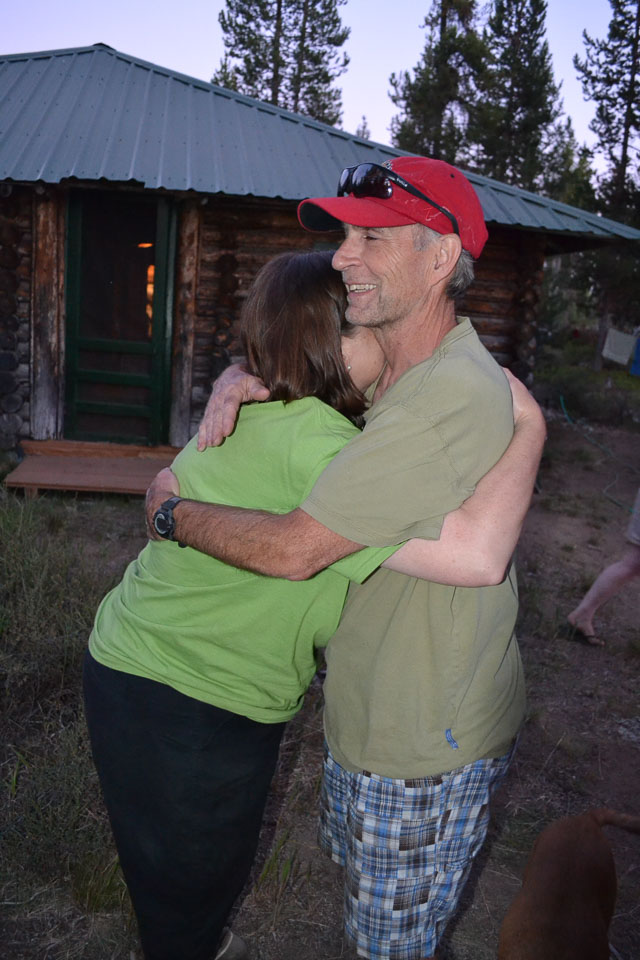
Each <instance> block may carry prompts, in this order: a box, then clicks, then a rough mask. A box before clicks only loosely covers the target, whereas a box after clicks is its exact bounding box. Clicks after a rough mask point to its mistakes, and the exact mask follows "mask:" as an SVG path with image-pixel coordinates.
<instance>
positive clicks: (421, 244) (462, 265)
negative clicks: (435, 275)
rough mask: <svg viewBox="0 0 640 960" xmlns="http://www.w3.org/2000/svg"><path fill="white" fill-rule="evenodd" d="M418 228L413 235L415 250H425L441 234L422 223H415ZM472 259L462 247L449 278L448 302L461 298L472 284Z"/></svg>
mask: <svg viewBox="0 0 640 960" xmlns="http://www.w3.org/2000/svg"><path fill="white" fill-rule="evenodd" d="M416 227H417V228H418V229H417V230H416V232H415V234H414V241H413V242H414V247H415V249H416V250H426V249H427V247H428V246H429V245H430V244H432V243H433V242H434V240H437V239H438V237H440V236H441V234H439V233H436V231H435V230H432V229H431V228H430V227H427V226H425V224H424V223H417V224H416ZM473 276H474V275H473V257H472V256H471V254H470V253H469V251H468V250H465V249H464V247H463V249H462V250H461V252H460V257H459V258H458V262H457V263H456V266H455V269H454V271H453V273H452V274H451V277H450V278H449V282H448V284H447V289H446V294H447V296H448V297H449V299H450V300H456V299H457V298H458V297H461V296H462V294H463V293H464V292H465V290H467V289H468V288H469V287H470V286H471V284H472V283H473Z"/></svg>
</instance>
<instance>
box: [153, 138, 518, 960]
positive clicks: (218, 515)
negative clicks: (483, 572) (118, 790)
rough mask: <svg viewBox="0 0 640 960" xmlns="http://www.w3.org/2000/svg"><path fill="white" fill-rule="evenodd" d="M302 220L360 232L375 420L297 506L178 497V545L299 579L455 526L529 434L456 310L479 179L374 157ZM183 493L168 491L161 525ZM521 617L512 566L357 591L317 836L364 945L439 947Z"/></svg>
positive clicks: (487, 770)
mask: <svg viewBox="0 0 640 960" xmlns="http://www.w3.org/2000/svg"><path fill="white" fill-rule="evenodd" d="M298 216H299V219H300V222H301V224H302V225H303V226H304V227H305V228H306V229H309V230H315V231H324V230H335V229H336V228H338V227H340V226H341V225H343V226H344V233H345V236H344V240H343V241H342V243H341V245H340V246H339V248H338V250H337V251H336V253H335V255H334V259H333V265H334V267H335V268H336V270H339V271H340V272H341V273H342V277H343V280H344V283H345V285H346V288H347V293H348V302H349V306H348V312H347V317H348V319H349V320H350V321H351V322H352V323H353V324H356V325H365V326H369V327H371V328H372V329H374V330H375V333H376V337H377V339H378V342H379V343H380V345H381V346H382V348H383V351H384V353H385V357H386V361H387V363H386V367H385V368H384V370H383V372H382V374H381V376H380V378H379V380H378V382H377V385H376V386H375V392H374V394H373V397H372V400H373V405H372V407H371V409H370V410H369V411H368V414H367V424H366V427H365V429H364V431H363V432H362V434H361V435H360V436H358V437H356V438H355V439H353V440H352V441H351V442H350V443H349V444H348V445H347V446H346V447H345V448H344V449H343V451H342V452H341V453H339V454H338V456H337V457H336V458H335V459H334V460H333V461H332V462H331V464H330V465H329V466H328V467H327V468H326V470H325V471H324V473H323V474H322V475H321V476H320V478H319V480H318V481H317V482H316V484H315V486H314V487H313V490H312V491H311V494H310V495H309V497H308V498H307V499H306V500H305V501H304V503H303V504H302V506H301V508H299V509H297V510H295V511H293V512H292V513H291V514H287V515H285V516H271V515H268V514H264V513H255V512H253V511H239V510H235V509H234V508H220V507H217V506H214V505H205V504H194V503H192V502H191V501H181V502H178V503H177V506H176V507H175V512H174V515H173V516H174V521H175V530H174V534H173V536H174V538H175V539H179V540H180V541H182V542H185V543H187V544H189V545H190V546H193V547H195V548H196V549H199V550H203V551H204V552H206V553H211V554H212V555H214V556H217V557H218V558H220V559H222V560H224V561H226V562H228V563H231V564H233V565H235V566H240V567H247V568H249V569H253V570H257V571H258V572H262V573H266V574H268V575H271V576H285V577H289V578H290V579H304V578H306V577H309V576H312V575H313V573H315V572H316V571H317V570H319V569H322V568H323V567H324V566H326V565H328V564H330V563H332V562H334V561H335V560H337V559H338V558H339V557H342V556H345V555H347V554H349V553H351V552H353V551H354V550H356V549H358V548H359V546H360V545H362V544H366V545H371V546H385V545H390V544H397V543H400V542H402V541H405V540H408V539H410V538H425V539H433V538H438V537H439V534H440V530H441V526H442V523H443V519H444V517H445V515H446V514H447V513H449V512H450V511H451V510H453V509H455V508H456V507H458V506H459V505H460V504H461V503H462V502H463V501H464V500H465V499H466V498H467V497H468V496H469V495H470V494H471V492H472V491H473V489H474V487H475V485H476V483H477V482H478V480H479V479H480V478H481V477H482V476H483V475H484V474H485V473H487V471H488V470H489V469H490V468H491V467H492V466H493V464H494V463H496V461H497V460H498V459H499V458H500V456H501V455H502V453H503V452H504V450H505V449H506V447H507V446H508V444H509V441H510V439H511V436H512V432H513V417H512V406H511V397H510V394H509V388H508V385H507V381H506V379H505V377H504V374H503V373H502V371H501V370H500V368H499V367H498V365H497V364H496V363H495V361H494V360H493V359H492V358H491V356H490V355H489V353H488V352H487V351H486V350H485V348H484V347H483V346H482V345H481V343H480V341H479V339H478V337H477V335H476V334H475V332H474V330H473V327H472V325H471V323H470V321H469V320H468V319H460V318H457V317H456V312H455V298H456V297H458V296H460V295H461V294H462V293H463V292H464V290H465V289H466V288H467V287H468V286H469V284H470V283H471V282H472V280H473V258H475V257H478V256H479V255H480V253H481V251H482V248H483V246H484V243H485V241H486V239H487V231H486V227H485V223H484V218H483V214H482V209H481V206H480V202H479V200H478V198H477V196H476V194H475V191H474V190H473V187H472V186H471V184H470V183H469V181H468V180H467V179H466V177H464V175H463V174H462V173H460V171H459V170H457V169H455V168H454V167H451V166H450V165H449V164H446V163H444V162H442V161H438V160H428V159H423V158H413V157H406V158H399V159H394V160H391V161H388V162H387V163H386V164H384V165H378V164H373V163H366V164H358V165H357V166H355V167H350V168H347V169H346V170H344V171H343V174H342V176H341V178H340V183H339V188H338V196H336V197H323V198H318V199H310V200H305V201H303V203H301V204H300V207H299V210H298ZM236 376H237V374H236ZM251 390H252V387H251V386H250V385H249V386H247V384H246V383H245V382H244V381H243V384H242V387H241V389H240V393H242V395H243V396H244V397H245V399H248V398H249V397H250V396H251V395H252V394H251ZM232 392H233V391H232ZM254 395H257V396H258V397H260V394H259V393H258V394H254ZM260 398H261V399H264V395H262V397H260ZM231 406H232V407H233V402H232V404H231ZM233 419H234V418H233V417H231V418H229V417H226V421H225V426H224V429H223V431H222V433H227V434H228V433H229V432H230V431H231V429H232V426H233ZM215 432H216V431H215V430H214V433H215ZM218 433H219V431H218ZM220 439H221V436H220V435H218V437H217V440H218V441H219V440H220ZM161 477H164V479H165V481H166V474H165V475H161ZM175 492H176V491H175V490H174V489H171V488H169V487H168V486H167V483H166V482H164V483H163V482H162V481H157V482H156V483H155V484H154V485H153V487H152V489H151V491H150V495H149V504H148V517H149V520H150V521H151V520H152V517H153V514H154V511H155V510H156V508H158V507H159V506H160V504H161V503H162V501H163V500H165V499H166V498H167V497H168V496H170V495H171V494H172V493H175ZM516 613H517V599H516V586H515V578H514V573H513V570H510V572H509V574H508V576H507V577H506V579H505V580H504V581H503V582H502V583H500V584H497V585H495V586H491V587H478V588H471V587H465V588H460V587H453V586H447V585H444V584H438V583H432V582H429V581H424V580H417V579H414V578H413V577H411V576H404V575H402V574H399V573H397V572H394V571H392V570H387V569H382V568H381V569H380V570H378V571H376V572H375V573H374V574H373V575H372V576H371V577H370V578H369V579H368V580H367V581H366V582H365V583H364V584H362V585H353V586H352V587H351V589H350V593H349V598H348V601H347V604H346V606H345V610H344V613H343V617H342V620H341V623H340V627H339V629H338V632H337V634H336V635H335V637H334V638H332V640H331V643H330V644H329V647H328V649H327V679H326V683H325V729H326V735H327V743H328V753H327V760H326V765H325V775H324V784H323V791H322V812H321V830H320V832H321V843H322V846H323V847H324V849H325V850H326V851H327V852H328V853H329V854H330V856H332V858H333V859H334V860H335V861H336V862H338V863H341V864H343V865H344V866H345V868H346V872H345V924H346V930H347V934H348V936H349V938H350V939H351V940H352V941H353V942H354V943H355V945H356V949H357V952H358V955H359V956H363V957H371V958H380V960H422V958H430V957H433V956H435V952H436V948H437V945H438V942H439V940H440V938H441V936H442V933H443V930H444V928H445V925H446V923H447V921H448V919H449V918H450V916H451V914H452V913H453V911H454V910H455V907H456V904H457V902H458V899H459V895H460V892H461V890H462V886H463V884H464V882H465V880H466V878H467V876H468V872H469V869H470V866H471V862H472V860H473V857H474V856H475V854H476V853H477V852H478V849H479V848H480V845H481V843H482V841H483V839H484V837H485V835H486V830H487V825H488V817H489V813H488V808H489V800H490V797H491V795H492V793H493V791H494V789H495V787H496V785H497V784H498V783H499V782H500V780H501V779H502V777H503V776H504V774H505V772H506V770H507V767H508V764H509V760H510V757H511V754H512V751H513V745H514V742H515V738H516V736H517V732H518V729H519V727H520V724H521V722H522V719H523V715H524V685H523V677H522V668H521V663H520V657H519V653H518V649H517V644H516V641H515V637H514V633H513V629H514V624H515V619H516Z"/></svg>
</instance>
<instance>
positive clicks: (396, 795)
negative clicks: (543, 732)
mask: <svg viewBox="0 0 640 960" xmlns="http://www.w3.org/2000/svg"><path fill="white" fill-rule="evenodd" d="M512 753H513V751H510V752H509V754H507V755H506V756H505V757H502V758H499V759H496V760H479V761H477V762H476V763H473V764H469V765H468V766H465V767H461V768H459V769H457V770H453V771H451V772H450V773H446V774H442V775H441V776H439V777H426V778H421V779H415V780H392V779H389V778H386V777H379V776H377V775H375V774H369V773H361V774H352V773H349V772H348V771H346V770H343V769H342V768H341V767H340V766H339V764H337V763H336V761H335V760H334V758H333V757H332V756H331V755H330V754H329V756H328V758H327V761H326V764H325V785H324V787H323V794H322V806H323V811H322V813H321V828H320V842H321V846H323V847H324V849H325V850H326V852H327V853H329V855H330V856H332V858H333V859H334V860H336V862H340V858H341V855H342V854H341V847H342V840H341V834H342V833H343V832H344V833H345V834H346V839H345V843H344V846H345V847H346V853H345V861H346V863H345V930H346V933H347V936H348V937H349V939H350V940H352V942H353V943H355V945H356V949H357V953H358V955H359V956H361V957H367V958H371V960H429V958H432V957H434V956H435V953H436V949H437V945H438V942H439V941H440V939H441V937H442V934H443V932H444V929H445V927H446V925H447V923H448V921H449V919H450V918H451V916H452V914H453V913H454V911H455V909H456V906H457V903H458V900H459V897H460V894H461V892H462V888H463V886H464V883H465V881H466V879H467V877H468V874H469V870H470V868H471V864H472V861H473V858H474V857H475V856H476V854H477V852H478V850H479V849H480V847H481V845H482V842H483V841H484V838H485V836H486V832H487V827H488V823H489V800H490V798H491V795H492V793H493V791H494V790H495V788H496V787H497V786H498V784H499V783H500V781H501V780H502V778H503V777H504V775H505V773H506V771H507V769H508V766H509V762H510V760H511V756H512ZM346 793H348V794H349V796H348V800H347V801H346V802H345V800H344V795H345V794H346ZM336 797H337V799H336Z"/></svg>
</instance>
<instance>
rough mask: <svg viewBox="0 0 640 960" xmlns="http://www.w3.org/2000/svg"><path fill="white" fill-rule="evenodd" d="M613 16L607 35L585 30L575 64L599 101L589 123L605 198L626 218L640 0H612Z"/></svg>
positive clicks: (638, 80)
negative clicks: (602, 161)
mask: <svg viewBox="0 0 640 960" xmlns="http://www.w3.org/2000/svg"><path fill="white" fill-rule="evenodd" d="M609 2H610V4H611V10H612V18H611V21H610V23H609V30H608V37H607V39H606V40H596V39H593V38H592V37H590V36H589V34H588V33H587V31H586V30H585V31H584V33H583V38H584V44H585V52H586V56H585V59H584V60H580V58H579V57H578V56H577V54H576V56H575V57H574V58H573V64H574V66H575V68H576V71H577V73H578V75H579V77H580V80H581V81H582V90H583V93H584V96H585V99H587V100H592V101H593V102H594V103H595V104H596V115H595V118H594V120H593V121H592V122H591V124H590V128H591V130H592V131H593V132H594V133H595V134H596V136H597V138H598V147H599V149H600V151H601V152H602V153H603V154H604V156H605V157H606V159H607V162H608V164H609V172H608V176H607V178H606V183H605V184H604V185H603V187H604V193H603V199H604V200H605V201H606V205H607V207H608V212H609V213H610V215H612V216H617V217H620V218H623V219H627V218H628V216H629V214H630V213H631V210H629V200H631V208H633V206H634V198H633V197H632V196H631V197H629V196H628V194H629V192H630V188H631V193H633V192H634V191H633V183H632V181H633V180H634V176H633V175H634V174H636V176H635V179H636V182H637V170H636V171H634V170H632V167H631V150H632V148H633V150H634V153H635V154H636V155H637V151H638V146H639V137H640V60H639V57H640V51H639V45H640V39H639V38H640V2H639V0H609Z"/></svg>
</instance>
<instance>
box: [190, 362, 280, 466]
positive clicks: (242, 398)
mask: <svg viewBox="0 0 640 960" xmlns="http://www.w3.org/2000/svg"><path fill="white" fill-rule="evenodd" d="M268 399H269V391H268V390H267V388H266V387H265V385H264V383H263V382H262V380H259V379H258V377H254V376H252V375H251V374H250V373H247V371H246V370H245V368H244V367H243V366H242V365H241V364H238V363H232V364H231V366H230V367H227V369H226V370H223V371H222V373H221V374H220V376H219V377H218V379H217V380H216V381H215V382H214V384H213V390H212V393H211V396H210V397H209V400H208V402H207V406H206V409H205V411H204V416H203V418H202V422H201V423H200V427H199V429H198V450H205V449H206V448H207V447H219V446H220V444H221V443H222V441H223V440H224V438H225V437H228V436H230V435H231V434H232V433H233V431H234V428H235V425H236V420H237V419H238V411H239V410H240V406H241V405H242V404H243V403H249V402H250V401H251V400H268Z"/></svg>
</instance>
